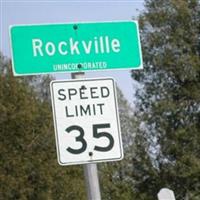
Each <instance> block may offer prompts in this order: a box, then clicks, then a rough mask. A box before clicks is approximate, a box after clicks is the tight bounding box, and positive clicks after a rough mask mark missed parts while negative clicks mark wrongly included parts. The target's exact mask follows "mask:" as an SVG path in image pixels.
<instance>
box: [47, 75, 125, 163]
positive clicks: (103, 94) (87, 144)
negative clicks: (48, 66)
mask: <svg viewBox="0 0 200 200" xmlns="http://www.w3.org/2000/svg"><path fill="white" fill-rule="evenodd" d="M50 87H51V97H52V108H53V116H54V127H55V135H56V145H57V155H58V162H59V164H60V165H72V164H84V163H92V162H103V161H112V160H121V159H122V158H123V148H122V141H121V133H120V124H119V115H118V106H117V99H116V98H117V96H116V89H115V84H114V80H113V79H111V78H103V79H83V80H80V79H76V80H69V81H67V80H57V81H52V82H51V86H50Z"/></svg>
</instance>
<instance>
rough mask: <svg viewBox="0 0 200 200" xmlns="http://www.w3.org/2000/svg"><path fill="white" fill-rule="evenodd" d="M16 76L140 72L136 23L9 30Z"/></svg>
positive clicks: (13, 28)
mask: <svg viewBox="0 0 200 200" xmlns="http://www.w3.org/2000/svg"><path fill="white" fill-rule="evenodd" d="M10 41H11V49H12V66H13V72H14V75H15V76H22V75H33V74H44V73H57V72H79V71H96V70H114V69H115V70H116V69H127V68H131V69H141V68H142V54H141V46H140V39H139V31H138V22H137V21H115V22H98V23H97V22H94V23H76V24H73V23H68V24H43V25H15V26H11V27H10Z"/></svg>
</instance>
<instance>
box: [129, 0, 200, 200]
mask: <svg viewBox="0 0 200 200" xmlns="http://www.w3.org/2000/svg"><path fill="white" fill-rule="evenodd" d="M199 4H200V3H199V1H198V0H168V1H166V0H146V4H145V6H146V11H145V12H144V13H143V14H142V15H141V16H140V28H141V41H142V47H143V49H142V51H143V61H144V70H142V71H137V72H135V71H134V72H133V73H132V77H133V78H134V79H135V80H137V81H138V82H139V83H140V84H141V86H142V89H140V90H138V91H137V102H136V105H137V106H136V107H137V108H138V117H140V122H141V123H140V127H139V133H138V135H137V136H136V146H137V149H136V150H137V157H135V158H134V159H133V163H134V164H133V166H134V170H133V177H134V178H135V180H136V184H135V187H136V190H138V199H155V198H156V194H157V192H158V191H159V189H160V188H162V187H169V188H171V189H172V190H174V192H175V195H176V198H177V199H199V198H200V193H199V191H200V145H199V143H200V134H199V133H200V124H199V121H200V58H199V56H200V31H199V30H200V5H199Z"/></svg>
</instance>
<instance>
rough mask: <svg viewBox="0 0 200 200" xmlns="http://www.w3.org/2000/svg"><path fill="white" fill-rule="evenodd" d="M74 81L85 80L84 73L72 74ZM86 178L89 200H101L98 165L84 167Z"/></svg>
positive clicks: (92, 164)
mask: <svg viewBox="0 0 200 200" xmlns="http://www.w3.org/2000/svg"><path fill="white" fill-rule="evenodd" d="M71 77H72V79H81V78H84V73H83V72H82V73H81V72H80V73H72V74H71ZM84 176H85V183H86V188H87V196H88V200H94V199H95V200H101V192H100V186H99V178H98V171H97V164H96V163H91V164H85V165H84Z"/></svg>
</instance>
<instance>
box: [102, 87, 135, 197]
mask: <svg viewBox="0 0 200 200" xmlns="http://www.w3.org/2000/svg"><path fill="white" fill-rule="evenodd" d="M117 98H118V106H119V116H120V124H121V133H122V141H123V149H124V159H123V160H121V161H117V162H108V163H104V164H101V165H99V168H100V183H101V184H100V185H101V189H102V199H106V200H116V199H120V200H132V199H133V197H134V190H133V187H132V185H133V180H132V177H131V175H132V174H131V171H132V170H131V169H132V165H131V161H132V155H133V144H134V137H135V127H136V124H135V121H136V120H135V118H134V116H133V109H132V107H131V106H130V105H129V104H128V102H127V100H126V99H125V98H124V96H123V94H122V92H121V91H120V89H118V90H117Z"/></svg>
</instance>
